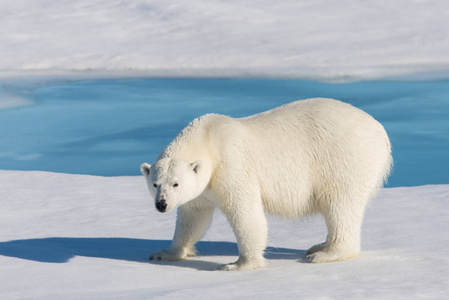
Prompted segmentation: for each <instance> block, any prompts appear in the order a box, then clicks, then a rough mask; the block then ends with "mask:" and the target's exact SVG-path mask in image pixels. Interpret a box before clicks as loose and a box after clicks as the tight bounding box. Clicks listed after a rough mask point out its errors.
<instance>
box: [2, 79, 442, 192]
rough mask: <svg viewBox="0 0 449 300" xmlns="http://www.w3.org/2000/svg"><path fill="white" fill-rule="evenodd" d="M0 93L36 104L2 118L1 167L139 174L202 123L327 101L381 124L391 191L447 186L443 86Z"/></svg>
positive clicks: (125, 83)
mask: <svg viewBox="0 0 449 300" xmlns="http://www.w3.org/2000/svg"><path fill="white" fill-rule="evenodd" d="M1 89H2V90H0V91H3V92H6V93H8V94H9V95H11V94H13V95H18V96H22V97H26V98H27V99H31V100H33V105H31V106H27V107H21V108H16V109H8V110H0V140H1V141H2V142H1V143H0V169H11V170H43V171H54V172H64V173H76V174H92V175H103V176H118V175H138V174H140V173H139V166H140V164H141V163H142V162H144V161H146V162H152V161H154V159H155V158H156V156H157V154H158V153H159V152H160V151H161V150H162V149H163V147H164V146H165V145H166V144H167V143H168V142H170V141H171V140H172V139H173V137H174V136H175V135H176V134H177V133H178V132H179V131H180V130H181V129H182V128H183V127H184V126H186V125H187V124H188V123H189V122H190V121H191V120H192V119H194V118H196V117H198V116H200V115H203V114H205V113H210V112H214V113H220V114H226V115H230V116H233V117H242V116H247V115H250V114H254V113H258V112H261V111H264V110H267V109H271V108H273V107H276V106H279V105H281V104H284V103H287V102H290V101H294V100H298V99H305V98H310V97H330V98H335V99H339V100H342V101H345V102H348V103H351V104H352V105H354V106H356V107H358V108H361V109H363V110H364V111H366V112H368V113H369V114H371V115H373V116H374V117H375V118H376V119H377V120H378V121H380V122H381V123H382V124H383V125H384V127H385V129H386V130H387V132H388V134H389V136H390V139H391V142H392V144H393V156H394V160H395V167H394V171H393V174H392V176H391V178H390V180H389V186H415V185H424V184H448V183H449V81H444V80H441V81H427V82H393V81H375V82H357V83H338V84H337V83H321V82H311V81H298V80H272V79H126V80H125V79H124V80H118V79H108V80H85V81H82V80H74V81H51V80H48V81H46V82H45V83H42V82H41V83H39V84H37V83H32V82H20V81H18V80H17V81H16V82H15V84H13V85H9V86H3V87H1ZM0 95H1V94H0ZM0 101H1V99H0Z"/></svg>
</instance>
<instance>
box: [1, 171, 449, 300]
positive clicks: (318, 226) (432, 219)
mask: <svg viewBox="0 0 449 300" xmlns="http://www.w3.org/2000/svg"><path fill="white" fill-rule="evenodd" d="M0 182H1V183H2V184H1V186H0V194H1V195H2V196H1V198H0V207H1V210H0V228H1V231H0V283H1V284H0V298H1V299H58V300H59V299H256V298H257V299H447V297H448V296H449V279H448V278H449V276H448V275H449V259H448V257H447V251H448V249H449V238H448V237H447V228H449V204H448V201H447V200H448V198H449V185H437V186H422V187H410V188H388V189H383V190H382V191H381V193H380V195H379V196H378V197H377V198H376V199H374V200H373V201H372V204H371V205H370V207H369V208H368V210H367V212H366V217H365V222H364V228H363V243H362V245H363V246H362V248H363V252H362V254H361V256H360V257H359V258H356V259H352V260H349V261H345V262H336V263H327V264H310V263H307V262H306V261H305V250H306V249H307V248H308V247H310V246H312V245H313V244H316V243H319V242H322V241H323V240H324V239H325V236H326V231H325V226H324V222H323V221H322V219H321V218H318V217H317V218H312V219H307V220H304V221H296V222H295V221H288V220H287V221H282V220H279V219H276V218H269V223H270V237H269V247H268V249H267V252H266V257H267V259H268V262H269V267H268V268H265V269H260V270H255V271H241V272H220V271H215V268H216V267H217V266H218V265H220V264H223V263H228V262H231V261H234V260H236V259H237V255H238V251H237V246H236V244H235V238H234V236H233V234H232V230H231V229H230V227H229V225H228V224H227V222H226V221H225V218H224V217H223V216H222V215H221V213H216V215H215V217H214V222H213V224H212V227H211V229H210V230H209V232H208V233H207V234H206V236H205V237H204V238H203V240H202V241H201V242H200V243H199V244H198V250H199V251H200V253H201V254H202V255H201V256H199V257H197V258H194V259H191V260H186V261H181V262H174V263H165V262H157V263H156V262H149V261H148V260H147V257H148V255H149V254H150V253H152V252H154V251H158V250H160V249H163V248H165V247H167V246H168V245H169V242H170V240H171V238H172V233H173V229H174V223H175V213H170V214H160V213H158V212H157V211H156V210H155V209H154V207H153V204H152V200H151V199H150V197H149V193H148V192H147V190H146V185H145V182H144V178H143V177H142V176H140V177H136V176H135V177H109V178H107V177H97V176H87V175H68V174H58V173H47V172H32V171H0Z"/></svg>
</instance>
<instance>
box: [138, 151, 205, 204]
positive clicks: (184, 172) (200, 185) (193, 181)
mask: <svg viewBox="0 0 449 300" xmlns="http://www.w3.org/2000/svg"><path fill="white" fill-rule="evenodd" d="M203 169H204V166H203V162H202V161H200V160H198V161H195V162H192V163H190V162H187V161H185V160H183V159H172V158H162V159H159V160H157V161H156V163H155V164H153V165H149V164H147V163H144V164H142V165H141V166H140V170H141V172H142V174H143V175H144V176H145V179H146V181H147V185H148V189H149V191H150V194H151V196H152V197H153V198H154V201H155V205H156V208H157V210H158V211H160V212H169V211H171V210H173V209H175V208H176V207H178V206H180V205H183V204H184V203H187V202H189V201H190V200H193V199H195V198H196V197H198V196H199V195H201V193H202V192H203V191H204V189H205V188H206V186H207V183H208V180H206V182H205V180H204V170H203Z"/></svg>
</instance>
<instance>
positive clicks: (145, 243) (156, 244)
mask: <svg viewBox="0 0 449 300" xmlns="http://www.w3.org/2000/svg"><path fill="white" fill-rule="evenodd" d="M170 242H171V241H169V240H145V239H131V238H73V237H53V238H42V239H27V240H14V241H8V242H0V255H3V256H8V257H15V258H20V259H26V260H32V261H37V262H44V263H66V262H68V261H69V260H70V259H72V258H73V257H75V256H84V257H96V258H106V259H115V260H123V261H133V262H141V263H149V262H150V261H149V260H148V256H149V254H151V253H154V252H157V251H160V250H162V249H166V248H167V247H168V246H169V245H170ZM196 248H197V249H198V252H199V253H200V255H201V257H200V258H198V259H193V260H185V261H179V262H170V263H168V262H152V263H154V264H167V265H172V266H179V267H186V268H193V269H197V270H214V269H216V267H217V266H219V264H218V263H214V262H208V261H207V258H206V257H207V256H236V257H237V256H238V249H237V244H236V243H232V242H213V241H200V242H198V243H197V244H196ZM265 257H266V258H267V259H294V260H303V258H304V257H305V251H304V250H295V249H288V248H275V247H268V248H267V249H266V251H265Z"/></svg>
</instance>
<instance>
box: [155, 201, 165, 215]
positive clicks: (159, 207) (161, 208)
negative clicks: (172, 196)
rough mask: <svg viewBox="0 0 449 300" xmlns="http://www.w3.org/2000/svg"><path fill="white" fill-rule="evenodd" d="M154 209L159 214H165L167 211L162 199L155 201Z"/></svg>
mask: <svg viewBox="0 0 449 300" xmlns="http://www.w3.org/2000/svg"><path fill="white" fill-rule="evenodd" d="M156 209H157V210H158V211H160V212H165V210H166V209H167V202H165V200H164V199H162V200H159V201H157V202H156Z"/></svg>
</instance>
